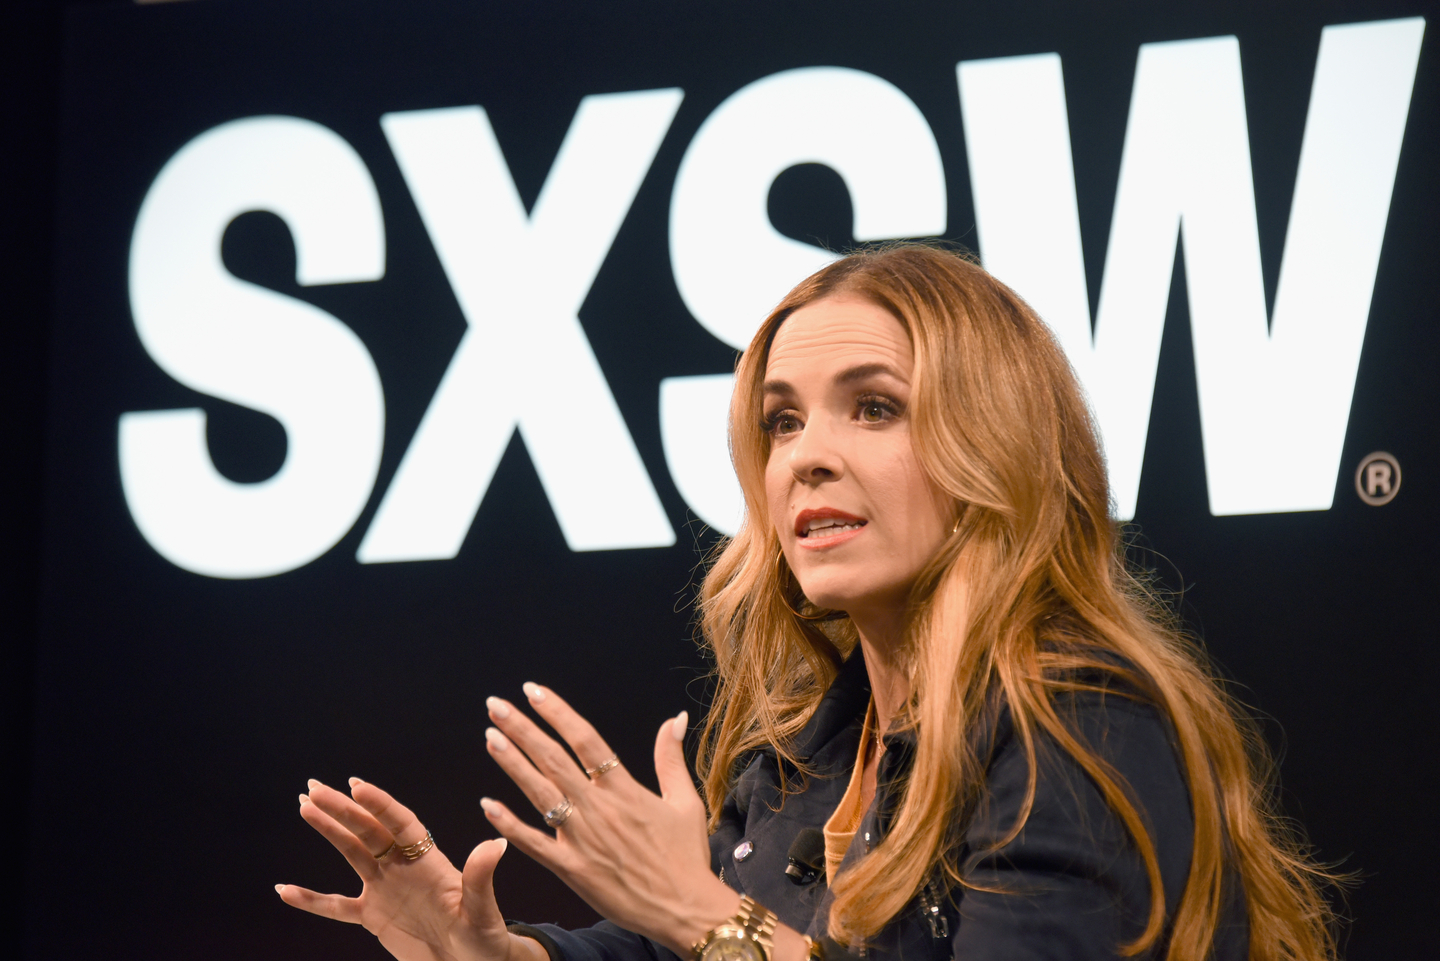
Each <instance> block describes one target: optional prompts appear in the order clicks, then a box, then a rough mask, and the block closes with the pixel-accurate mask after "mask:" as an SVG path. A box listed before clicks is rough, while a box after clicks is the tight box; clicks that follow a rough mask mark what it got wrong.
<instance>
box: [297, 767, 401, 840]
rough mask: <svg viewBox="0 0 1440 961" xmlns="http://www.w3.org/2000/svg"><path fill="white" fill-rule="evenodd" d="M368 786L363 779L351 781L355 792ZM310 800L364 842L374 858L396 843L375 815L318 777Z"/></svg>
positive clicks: (312, 780) (311, 789) (312, 785)
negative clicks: (359, 787)
mask: <svg viewBox="0 0 1440 961" xmlns="http://www.w3.org/2000/svg"><path fill="white" fill-rule="evenodd" d="M364 783H365V782H364V781H361V780H360V779H359V778H354V777H352V778H351V779H350V786H351V789H352V790H353V789H354V788H355V787H356V786H357V785H360V784H364ZM310 800H311V801H313V802H315V804H316V805H317V806H318V807H319V808H320V810H322V811H324V812H325V813H326V814H328V815H330V816H331V817H332V818H334V819H335V820H337V821H339V822H340V823H341V824H343V825H345V827H346V828H347V829H348V830H349V831H350V833H351V834H353V835H355V836H356V837H357V838H359V839H360V843H361V844H363V845H364V846H365V849H366V850H367V851H369V852H370V854H371V855H379V854H381V853H383V852H384V851H385V849H386V848H388V847H390V845H391V844H392V843H393V842H394V841H395V838H394V836H393V835H392V834H391V833H390V832H389V831H387V830H386V829H385V826H384V825H383V824H381V823H380V822H379V821H377V820H375V816H374V815H373V814H371V813H370V812H369V811H367V810H365V809H364V808H362V807H361V806H360V805H359V804H356V803H355V801H354V799H352V798H351V797H350V796H349V795H347V794H345V793H343V792H341V791H337V790H335V789H334V788H333V787H329V786H327V785H324V784H321V783H320V782H319V781H317V780H315V779H314V778H311V779H310Z"/></svg>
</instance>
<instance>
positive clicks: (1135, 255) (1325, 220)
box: [958, 18, 1425, 520]
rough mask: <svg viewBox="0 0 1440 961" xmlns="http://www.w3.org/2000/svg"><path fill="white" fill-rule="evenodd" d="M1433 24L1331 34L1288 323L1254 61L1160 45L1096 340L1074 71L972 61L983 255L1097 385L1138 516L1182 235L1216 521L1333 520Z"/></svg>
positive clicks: (1293, 229) (1138, 96)
mask: <svg viewBox="0 0 1440 961" xmlns="http://www.w3.org/2000/svg"><path fill="white" fill-rule="evenodd" d="M1424 29H1425V21H1424V20H1422V19H1420V18H1413V19H1408V20H1389V21H1379V22H1375V23H1362V24H1352V25H1348V26H1337V27H1326V28H1325V30H1324V31H1323V32H1322V34H1321V38H1320V53H1319V57H1318V59H1317V61H1316V65H1315V80H1314V86H1313V87H1312V90H1311V95H1310V108H1309V114H1308V116H1307V118H1306V123H1305V135H1304V139H1303V141H1302V144H1301V150H1300V164H1299V169H1298V174H1297V177H1296V182H1295V193H1294V197H1293V199H1292V201H1291V210H1290V224H1289V227H1288V228H1287V231H1286V236H1285V248H1284V254H1283V257H1282V260H1281V265H1280V279H1279V285H1278V287H1277V290H1276V294H1275V309H1274V317H1273V323H1267V318H1266V316H1265V289H1264V282H1263V278H1262V274H1261V269H1260V241H1259V232H1258V230H1257V228H1256V222H1255V191H1254V184H1253V181H1252V178H1251V167H1250V141H1249V136H1248V131H1247V127H1246V118H1245V96H1244V89H1243V85H1242V81H1241V74H1240V45H1239V43H1238V41H1237V40H1236V39H1235V38H1234V37H1215V38H1212V39H1207V40H1190V41H1182V42H1176V43H1156V44H1146V45H1144V46H1142V47H1141V48H1140V56H1139V60H1138V62H1137V64H1136V68H1135V87H1134V91H1133V94H1132V97H1131V102H1130V118H1129V123H1128V127H1127V128H1126V132H1125V148H1124V152H1123V154H1122V157H1121V161H1120V177H1119V181H1118V184H1117V187H1116V197H1115V212H1114V218H1113V220H1112V222H1111V227H1110V244H1109V250H1108V252H1107V254H1106V259H1105V275H1104V281H1103V282H1102V284H1101V287H1100V303H1099V311H1098V317H1097V318H1096V323H1095V330H1094V334H1093V337H1092V333H1091V328H1090V308H1089V295H1088V293H1087V291H1086V283H1085V270H1084V261H1083V254H1082V252H1081V247H1080V224H1079V216H1078V214H1077V212H1076V205H1075V178H1074V171H1073V168H1072V165H1071V154H1070V132H1069V125H1068V122H1067V119H1066V108H1065V90H1064V82H1063V80H1062V78H1061V72H1060V58H1059V57H1058V56H1057V55H1055V54H1042V55H1040V56H1034V57H1014V58H1006V59H1001V60H980V61H969V62H965V63H961V64H960V65H959V67H958V75H959V82H960V101H961V109H962V111H963V115H964V122H965V139H966V146H967V151H968V154H969V161H970V177H971V185H972V188H973V191H974V197H975V220H976V229H977V233H978V235H979V241H980V247H981V252H982V253H983V255H984V258H985V263H986V266H987V267H989V268H990V270H991V271H993V272H994V273H995V274H996V275H997V276H998V277H1000V278H1001V279H1002V280H1004V281H1005V282H1006V283H1008V284H1010V285H1011V286H1012V287H1013V288H1014V289H1015V290H1016V291H1017V292H1018V293H1019V294H1020V295H1021V296H1023V297H1024V298H1025V299H1026V300H1027V301H1028V302H1029V303H1030V304H1031V306H1033V307H1034V308H1035V309H1036V311H1037V312H1038V313H1039V314H1040V316H1041V317H1043V318H1044V319H1045V320H1046V322H1047V323H1049V324H1050V326H1051V328H1052V329H1053V330H1054V331H1055V333H1056V335H1057V337H1058V338H1059V339H1060V342H1061V343H1062V344H1063V345H1064V347H1065V350H1066V352H1067V354H1068V355H1069V357H1070V361H1071V363H1072V364H1073V365H1074V366H1075V368H1076V371H1077V372H1078V373H1079V375H1080V379H1081V381H1082V382H1083V384H1084V387H1085V390H1086V392H1087V394H1088V395H1089V400H1090V403H1091V406H1092V409H1093V410H1094V412H1095V415H1096V418H1097V419H1098V421H1099V425H1100V430H1101V434H1102V435H1103V439H1104V445H1105V454H1106V459H1107V461H1108V464H1109V471H1110V481H1111V486H1112V490H1113V492H1114V498H1115V502H1116V503H1115V507H1116V514H1117V516H1118V517H1119V518H1120V519H1122V520H1125V519H1129V518H1130V517H1133V516H1134V513H1135V500H1136V495H1137V493H1138V491H1139V487H1140V468H1141V463H1142V461H1143V459H1144V453H1145V435H1146V431H1147V429H1148V427H1149V422H1150V404H1151V398H1152V396H1153V394H1154V388H1155V369H1156V364H1157V363H1158V361H1159V356H1160V335H1161V329H1162V327H1163V326H1164V322H1165V310H1166V305H1167V302H1168V299H1169V291H1170V274H1171V269H1172V266H1173V264H1174V260H1175V244H1176V242H1177V237H1178V236H1180V235H1183V237H1184V243H1185V283H1186V289H1187V290H1188V292H1189V301H1190V323H1191V337H1192V340H1193V343H1194V348H1195V373H1196V380H1197V389H1198V396H1199V401H1200V421H1201V434H1202V439H1203V442H1204V447H1205V475H1206V480H1207V482H1208V485H1209V495H1210V510H1211V513H1213V514H1217V515H1222V514H1259V513H1271V512H1278V511H1299V510H1325V509H1328V508H1329V507H1330V504H1331V501H1332V499H1333V497H1334V492H1335V476H1336V472H1337V471H1338V469H1339V466H1340V456H1341V452H1342V448H1343V446H1344V442H1345V428H1346V424H1347V422H1348V420H1349V417H1350V402H1351V398H1352V395H1353V393H1354V388H1355V375H1356V369H1357V367H1358V366H1359V363H1360V348H1361V344H1362V343H1363V341H1364V339H1365V325H1366V322H1367V319H1368V316H1369V312H1370V298H1371V293H1372V291H1373V288H1374V283H1375V272H1376V268H1377V265H1378V263H1379V259H1380V246H1381V241H1382V239H1383V237H1384V234H1385V222H1386V219H1387V217H1388V215H1389V210H1390V195H1391V190H1392V188H1393V186H1394V183H1395V169H1396V165H1397V163H1398V162H1399V157H1400V144H1401V140H1402V137H1403V135H1404V131H1405V120H1406V116H1407V114H1408V113H1409V109H1410V93H1411V89H1412V87H1413V84H1414V80H1415V65H1416V61H1417V60H1418V58H1419V55H1420V39H1421V36H1422V34H1423V33H1424Z"/></svg>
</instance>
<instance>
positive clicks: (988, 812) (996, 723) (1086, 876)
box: [512, 653, 1248, 961]
mask: <svg viewBox="0 0 1440 961" xmlns="http://www.w3.org/2000/svg"><path fill="white" fill-rule="evenodd" d="M869 699H870V686H869V679H868V678H867V677H866V674H865V668H864V663H863V659H862V658H861V657H860V656H859V655H858V653H857V654H856V655H855V656H853V657H851V658H850V659H849V661H847V662H846V664H845V665H844V666H843V668H842V669H841V673H840V675H839V676H838V677H837V678H836V680H835V682H834V684H832V685H831V687H830V689H829V691H827V692H826V694H825V696H824V698H823V699H822V700H821V702H820V705H819V707H818V708H817V709H816V711H815V714H814V715H813V716H812V717H811V719H810V721H809V723H808V724H807V725H806V727H805V729H804V731H802V733H801V734H800V736H799V737H798V738H797V741H796V744H797V749H798V750H797V754H798V755H799V757H800V758H801V759H804V760H807V761H808V765H809V767H810V768H811V769H812V770H814V771H816V772H818V776H812V777H809V778H806V779H804V780H803V781H801V780H799V779H797V778H796V776H795V775H794V773H793V772H791V777H792V782H791V793H789V794H788V795H787V796H785V797H784V800H783V803H782V802H781V790H780V786H781V773H780V769H779V767H778V765H777V763H776V759H775V756H774V755H773V754H772V753H770V752H768V751H765V752H757V753H756V754H755V755H754V756H753V757H752V758H751V759H750V761H749V763H748V765H747V766H746V767H745V769H744V771H743V773H742V774H741V775H740V777H739V779H738V780H737V782H736V785H735V789H734V790H733V791H732V792H731V794H730V796H729V797H728V799H727V800H726V802H725V807H724V810H723V811H722V813H721V820H720V826H719V828H718V829H717V830H716V831H715V833H714V834H713V835H712V836H711V838H710V851H711V856H712V858H713V866H714V869H715V870H716V871H717V872H723V873H722V874H721V876H722V877H723V878H724V880H725V882H726V883H727V884H729V885H730V886H731V887H732V888H734V889H735V890H737V891H740V892H743V893H747V894H749V895H750V896H751V897H752V898H754V899H755V900H756V901H758V902H759V903H760V904H763V905H765V906H766V907H767V908H769V909H771V910H772V911H774V912H775V913H776V914H777V915H779V916H780V919H781V921H783V922H784V923H785V924H788V925H789V926H791V927H792V928H795V929H796V930H799V931H802V932H806V933H808V934H810V935H811V936H812V937H815V938H817V939H820V938H821V937H822V936H823V935H824V933H825V919H826V918H827V916H828V912H829V908H830V897H829V891H828V889H827V887H826V885H825V881H824V877H823V875H822V877H821V879H820V880H819V881H817V882H815V883H813V884H810V885H807V886H803V887H802V886H796V885H795V884H794V883H793V882H792V881H791V880H790V878H789V877H788V876H786V874H785V868H786V866H787V863H788V861H787V855H788V853H789V850H790V845H791V844H792V843H793V842H794V840H795V837H796V835H798V834H799V833H800V831H801V830H803V829H805V828H819V827H820V826H821V825H823V824H824V823H825V821H826V820H827V819H828V818H829V817H830V814H831V813H832V812H833V811H834V810H835V807H836V806H837V805H838V804H839V803H840V798H841V796H842V795H843V794H844V793H845V788H846V786H847V785H848V783H849V779H850V772H851V770H852V769H853V767H854V764H855V756H856V753H857V750H858V748H859V738H860V735H861V728H862V726H863V722H864V716H865V709H866V706H867V704H868V702H869ZM1057 708H1058V709H1059V710H1060V712H1061V716H1062V717H1065V718H1067V719H1068V720H1069V723H1071V724H1072V725H1073V730H1074V731H1075V733H1076V734H1077V735H1078V736H1079V737H1080V738H1081V739H1082V740H1084V741H1085V742H1086V743H1087V744H1088V745H1089V746H1090V748H1091V749H1092V750H1094V751H1096V752H1097V753H1098V754H1099V755H1100V756H1101V757H1103V758H1104V759H1105V760H1106V761H1108V762H1109V763H1110V764H1111V765H1112V766H1113V767H1114V769H1115V770H1116V771H1117V772H1118V773H1119V774H1120V775H1121V777H1123V778H1124V779H1125V780H1126V781H1127V782H1128V783H1129V786H1130V789H1131V797H1132V799H1133V800H1134V801H1136V802H1137V803H1138V805H1139V807H1140V809H1141V811H1142V813H1143V815H1144V816H1145V817H1146V818H1147V819H1148V822H1149V825H1150V830H1151V837H1152V839H1153V841H1154V843H1155V847H1156V853H1157V855H1158V857H1159V861H1160V872H1161V876H1162V879H1163V882H1164V888H1165V901H1166V910H1167V914H1171V915H1173V912H1174V910H1175V908H1176V906H1177V905H1178V904H1179V900H1180V894H1181V891H1182V890H1183V888H1184V884H1185V879H1186V875H1187V873H1188V871H1189V866H1190V851H1191V845H1192V840H1193V836H1192V835H1193V820H1192V815H1191V811H1190V803H1189V796H1188V792H1187V790H1186V785H1185V779H1184V777H1183V775H1182V772H1181V768H1180V765H1179V763H1178V760H1177V754H1176V750H1175V747H1174V745H1173V743H1172V737H1171V734H1170V728H1169V725H1168V724H1167V723H1166V722H1165V721H1164V720H1162V718H1161V717H1160V715H1159V714H1158V713H1157V712H1156V710H1155V709H1154V708H1152V707H1150V706H1149V705H1148V704H1146V703H1144V702H1143V701H1137V700H1135V699H1132V698H1129V697H1123V696H1120V695H1118V694H1112V695H1102V694H1098V693H1077V694H1067V695H1063V696H1061V697H1060V698H1058V699H1057ZM997 714H998V716H997V717H996V718H994V719H993V722H992V724H991V725H990V726H989V729H988V730H986V731H983V732H980V735H979V736H981V737H983V738H985V739H986V742H988V743H986V744H982V748H988V751H987V752H986V753H987V755H988V757H989V759H990V760H989V765H988V767H987V771H986V781H985V788H984V791H983V794H982V797H981V799H980V803H979V804H978V805H977V806H976V807H975V809H974V810H973V811H972V812H971V813H970V814H969V815H968V818H967V822H966V823H965V825H964V826H963V843H964V846H963V848H962V858H961V865H962V870H963V872H964V876H965V878H966V880H967V881H968V882H971V883H973V884H974V885H976V887H978V888H986V889H990V890H977V889H976V887H965V886H959V887H955V888H951V889H950V890H948V891H944V890H940V889H936V890H934V891H933V892H931V893H930V894H929V895H928V896H925V897H918V898H916V900H915V901H914V902H912V903H911V905H910V906H909V907H908V908H906V910H904V911H902V912H901V913H900V914H899V915H898V916H897V917H895V918H894V919H893V920H892V921H891V922H890V924H889V925H888V926H886V927H885V929H884V930H882V931H881V932H880V933H879V934H878V935H877V936H876V937H875V938H874V939H873V940H871V941H869V942H867V943H866V944H865V945H864V946H863V948H861V947H860V946H851V948H850V949H849V950H848V951H847V950H846V949H844V948H842V947H841V946H839V945H837V944H835V943H834V942H831V941H826V942H825V946H826V949H827V952H826V956H827V958H831V957H835V956H837V955H839V956H840V957H842V958H844V957H845V956H847V955H848V956H850V957H855V956H864V957H866V958H867V959H868V958H870V957H874V958H876V959H877V961H878V959H880V958H881V957H883V958H884V959H887V961H888V959H895V961H901V959H903V961H948V959H950V958H952V957H953V958H955V959H957V961H990V959H997V961H998V959H1006V961H1010V959H1014V961H1029V959H1037V961H1038V959H1042V958H1043V959H1057V961H1058V959H1066V961H1070V959H1074V961H1081V959H1085V961H1089V959H1101V958H1105V959H1113V958H1119V957H1120V956H1121V955H1120V953H1119V948H1120V946H1121V945H1122V944H1124V943H1125V942H1127V941H1130V940H1132V939H1133V938H1134V937H1135V936H1136V935H1137V934H1139V933H1140V931H1141V930H1143V928H1144V924H1145V918H1146V917H1147V916H1148V912H1149V907H1150V885H1149V881H1148V879H1147V877H1146V874H1145V868H1144V863H1143V862H1142V861H1141V859H1140V856H1139V854H1138V852H1137V851H1136V850H1135V848H1134V845H1133V843H1132V842H1131V841H1130V840H1129V837H1128V835H1127V833H1126V831H1125V829H1124V826H1123V825H1122V824H1121V822H1120V820H1119V819H1118V818H1117V817H1116V816H1115V815H1114V813H1113V812H1111V810H1110V809H1109V807H1108V806H1107V805H1106V803H1105V800H1104V798H1103V797H1102V796H1101V794H1100V791H1099V789H1098V788H1097V787H1096V786H1095V784H1094V783H1093V782H1092V781H1091V780H1090V779H1089V777H1088V776H1087V775H1086V774H1085V773H1084V771H1083V770H1082V769H1081V768H1080V767H1079V766H1078V765H1077V764H1075V762H1074V761H1072V760H1070V759H1069V757H1068V756H1067V755H1065V754H1064V752H1063V751H1062V750H1061V749H1060V748H1059V746H1058V745H1056V744H1055V743H1054V742H1053V741H1051V740H1050V739H1048V738H1046V737H1044V736H1037V742H1036V746H1037V752H1038V755H1039V757H1038V761H1039V781H1038V784H1037V786H1036V797H1035V803H1034V806H1033V808H1032V810H1031V812H1030V816H1029V819H1028V820H1027V821H1026V823H1025V829H1024V830H1023V831H1022V832H1021V833H1020V835H1019V836H1018V837H1016V838H1015V839H1014V840H1012V841H1011V842H1010V843H1009V844H1006V845H1005V846H1003V847H1000V848H999V849H998V850H996V842H998V841H999V840H1000V839H1001V838H1003V837H1004V836H1005V834H1006V833H1007V831H1008V829H1009V828H1010V826H1011V825H1013V824H1014V822H1015V818H1016V816H1017V814H1018V812H1019V810H1020V806H1021V804H1022V803H1023V800H1024V796H1025V785H1026V779H1027V774H1028V772H1027V767H1026V762H1025V755H1024V751H1023V749H1022V747H1021V745H1020V742H1019V739H1018V738H1016V737H1014V735H1013V731H1012V729H1011V727H1010V724H1009V720H1008V713H1007V712H1004V711H1000V712H997ZM885 747H886V750H885V753H884V754H883V755H882V756H881V760H880V769H879V772H878V775H877V783H878V787H877V791H876V798H875V802H874V803H873V804H872V805H871V807H870V809H869V810H868V811H867V812H866V813H865V816H864V818H863V820H862V822H861V824H860V828H859V830H858V831H857V832H856V834H855V840H854V842H853V843H852V844H851V846H850V849H849V850H848V851H847V853H846V855H845V864H849V863H851V862H853V861H854V860H856V859H858V858H861V857H864V856H865V854H866V852H867V850H868V849H869V848H871V847H873V846H874V845H875V844H877V843H878V842H879V839H880V838H881V837H883V834H884V830H885V828H886V824H887V818H886V812H887V810H889V808H890V805H891V804H893V801H894V798H893V792H892V791H888V790H887V786H888V785H893V784H895V783H897V782H898V781H899V780H900V779H901V778H902V777H903V775H904V773H905V771H906V770H907V768H908V765H909V764H910V762H911V758H912V749H913V742H912V741H911V740H910V737H909V735H908V734H905V733H901V734H893V735H890V736H887V737H886V738H885ZM842 870H843V865H842ZM1229 888H1230V890H1229V907H1228V909H1227V914H1226V919H1225V922H1224V923H1223V924H1222V926H1221V928H1220V930H1219V932H1218V933H1217V937H1216V942H1215V946H1214V948H1213V950H1212V955H1211V956H1212V957H1213V958H1214V959H1215V961H1243V959H1244V958H1246V957H1247V955H1248V930H1247V928H1246V922H1245V913H1244V906H1243V899H1242V898H1241V896H1240V889H1239V885H1238V883H1231V884H1230V885H1229ZM512 930H516V931H517V932H518V933H523V934H528V935H531V936H534V937H536V938H537V939H538V940H539V941H540V942H541V943H542V944H544V945H545V947H546V949H547V950H548V951H549V952H550V953H551V956H552V959H553V961H676V959H675V955H674V954H673V953H672V952H671V951H669V950H668V949H666V948H664V947H662V946H660V945H658V944H655V943H654V942H652V941H650V940H648V939H646V938H642V937H640V936H638V935H635V934H632V933H630V932H629V931H626V930H624V929H622V928H620V927H618V926H616V925H614V924H611V923H609V922H602V923H600V924H598V925H595V926H594V927H591V928H586V929H583V930H580V931H566V930H564V929H562V928H559V927H556V926H554V925H548V924H547V925H537V926H533V927H532V926H529V925H517V926H515V927H514V928H512ZM1167 943H1168V942H1167V938H1165V937H1162V938H1161V939H1160V941H1159V942H1158V943H1157V945H1156V946H1155V947H1154V948H1152V949H1151V950H1150V951H1149V952H1147V953H1146V954H1144V955H1142V956H1141V957H1149V958H1163V957H1164V955H1165V948H1166V945H1167Z"/></svg>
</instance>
